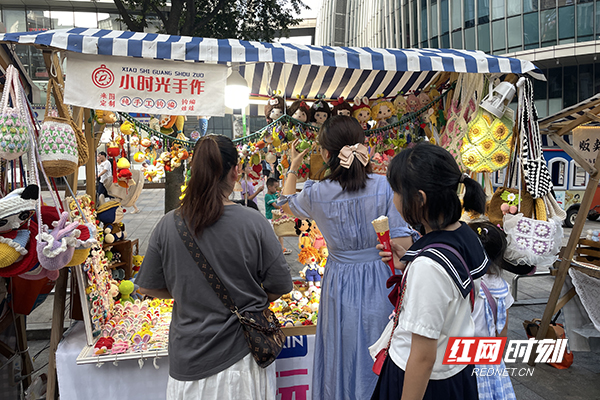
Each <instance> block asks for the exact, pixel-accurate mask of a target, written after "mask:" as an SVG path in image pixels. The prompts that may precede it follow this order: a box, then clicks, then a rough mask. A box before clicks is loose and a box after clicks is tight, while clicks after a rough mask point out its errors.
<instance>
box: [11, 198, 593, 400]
mask: <svg viewBox="0 0 600 400" xmlns="http://www.w3.org/2000/svg"><path fill="white" fill-rule="evenodd" d="M258 204H259V208H260V210H261V212H263V213H264V201H263V196H262V195H259V201H258ZM137 206H138V208H139V209H140V213H138V214H130V213H126V216H125V218H124V222H125V224H126V229H127V232H128V235H129V238H138V239H139V240H140V252H141V254H144V253H145V252H146V249H147V246H148V240H149V239H150V234H151V233H152V230H153V228H154V226H155V225H156V223H157V222H158V221H159V219H160V218H161V217H162V215H163V211H164V190H163V189H144V191H143V192H142V195H141V196H140V199H139V201H138V203H137ZM599 227H600V223H589V222H588V223H587V224H586V229H587V228H594V229H598V228H599ZM569 232H570V230H565V237H566V236H567V235H568V233H569ZM284 243H285V246H286V247H287V248H288V249H291V250H292V254H291V255H289V256H286V260H287V261H288V263H289V264H290V270H291V273H292V276H297V275H298V271H299V270H300V269H301V267H302V266H301V265H300V263H299V262H298V261H297V257H298V241H297V239H296V238H285V239H284ZM504 278H505V279H506V280H507V281H509V282H511V280H512V275H511V274H509V273H506V274H505V276H504ZM553 279H554V278H552V277H549V276H544V277H535V278H527V279H522V280H521V281H520V282H519V293H518V298H519V300H522V299H536V298H541V299H547V298H548V296H549V293H550V290H551V288H552V282H553ZM544 307H545V304H542V305H529V306H513V307H512V308H510V310H509V330H508V338H509V339H526V336H525V332H524V329H523V325H522V322H523V320H525V319H532V318H541V316H542V314H543V312H544ZM51 310H52V296H49V300H48V301H46V302H45V303H44V304H42V305H41V306H40V307H39V308H38V309H36V310H35V311H34V312H33V313H32V315H31V316H30V317H29V318H28V327H29V326H34V324H35V325H37V326H40V325H38V324H42V325H45V326H46V327H48V322H49V316H50V315H51ZM561 319H562V318H560V319H559V322H560V320H561ZM36 323H37V324H36ZM46 329H47V328H46ZM48 337H49V335H48ZM47 342H48V340H47V339H46V340H31V341H30V342H29V347H30V351H31V353H30V354H35V353H37V352H38V351H40V350H42V349H43V348H44V346H45V345H46V344H47ZM47 353H48V351H47V350H45V351H43V352H42V353H41V355H40V357H39V358H38V359H36V360H35V362H34V365H35V367H36V368H39V367H42V366H43V365H44V363H45V362H47ZM574 355H575V358H574V363H573V365H572V366H571V367H570V368H569V369H567V370H557V369H554V368H552V367H549V366H546V365H538V366H537V367H536V368H535V371H534V374H533V376H529V377H519V376H513V377H512V382H513V386H514V388H515V392H516V394H517V399H519V400H542V399H547V400H565V399H572V400H575V399H582V400H583V399H586V400H587V399H600V354H599V353H585V352H575V354H574ZM511 367H516V368H521V367H526V365H524V364H513V365H511ZM42 371H44V369H42ZM42 371H40V372H42ZM0 397H1V396H0Z"/></svg>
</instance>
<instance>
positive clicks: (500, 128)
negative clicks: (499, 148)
mask: <svg viewBox="0 0 600 400" xmlns="http://www.w3.org/2000/svg"><path fill="white" fill-rule="evenodd" d="M492 133H493V135H494V138H495V139H496V140H504V139H506V137H507V136H508V135H509V133H510V131H509V130H508V128H507V127H506V125H504V124H502V123H500V124H498V125H497V126H496V128H495V129H494V130H493V132H492Z"/></svg>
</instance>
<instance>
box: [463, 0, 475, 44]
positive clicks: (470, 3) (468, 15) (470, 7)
mask: <svg viewBox="0 0 600 400" xmlns="http://www.w3.org/2000/svg"><path fill="white" fill-rule="evenodd" d="M463 4H464V12H465V29H467V28H471V27H473V26H475V0H464V3H463ZM465 42H466V39H465Z"/></svg>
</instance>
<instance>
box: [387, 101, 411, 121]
mask: <svg viewBox="0 0 600 400" xmlns="http://www.w3.org/2000/svg"><path fill="white" fill-rule="evenodd" d="M392 104H393V105H394V109H395V110H396V115H395V117H392V118H391V119H390V121H391V122H390V124H393V123H394V122H398V121H399V120H400V118H402V117H403V116H404V114H406V113H407V112H408V103H407V102H406V99H405V98H404V95H402V94H398V96H396V98H395V99H394V101H393V102H392Z"/></svg>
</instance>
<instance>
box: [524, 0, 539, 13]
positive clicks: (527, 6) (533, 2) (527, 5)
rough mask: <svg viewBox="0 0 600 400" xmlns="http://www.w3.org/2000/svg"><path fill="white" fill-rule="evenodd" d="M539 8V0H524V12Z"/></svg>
mask: <svg viewBox="0 0 600 400" xmlns="http://www.w3.org/2000/svg"><path fill="white" fill-rule="evenodd" d="M537 10H538V0H523V13H528V12H532V11H537Z"/></svg>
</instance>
